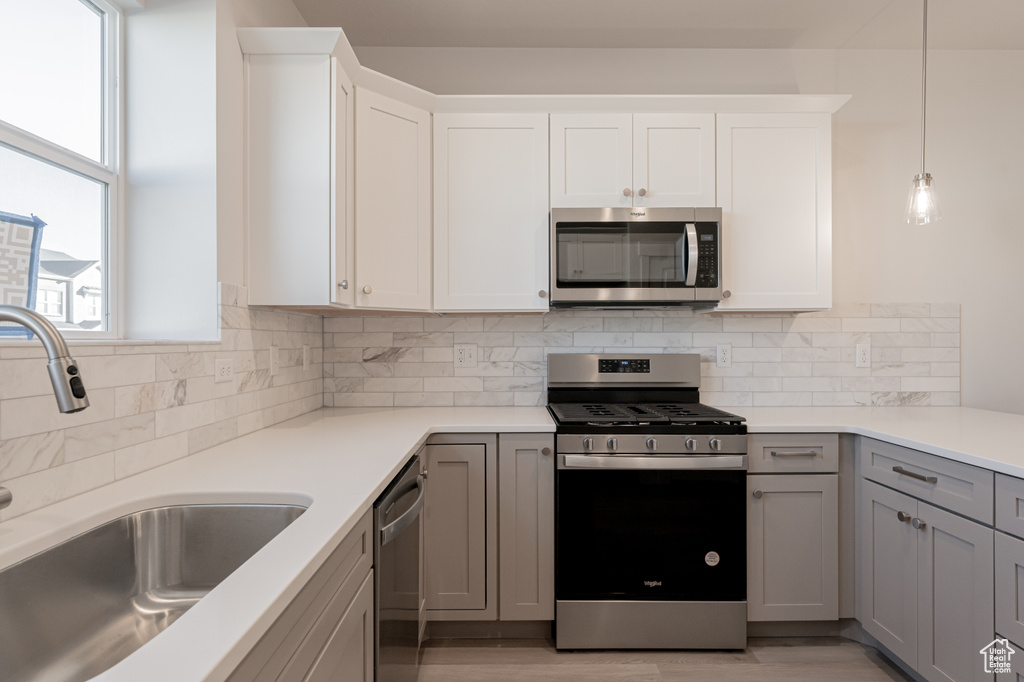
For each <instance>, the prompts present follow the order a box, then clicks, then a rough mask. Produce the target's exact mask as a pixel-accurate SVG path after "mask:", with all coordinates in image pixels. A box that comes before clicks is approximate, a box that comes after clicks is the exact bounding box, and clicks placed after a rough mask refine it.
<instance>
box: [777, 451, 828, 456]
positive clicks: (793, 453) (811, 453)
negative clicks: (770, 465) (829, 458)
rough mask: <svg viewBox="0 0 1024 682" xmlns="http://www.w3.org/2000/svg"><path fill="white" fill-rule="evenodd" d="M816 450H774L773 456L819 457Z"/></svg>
mask: <svg viewBox="0 0 1024 682" xmlns="http://www.w3.org/2000/svg"><path fill="white" fill-rule="evenodd" d="M817 456H818V453H817V452H815V451H814V450H772V457H817Z"/></svg>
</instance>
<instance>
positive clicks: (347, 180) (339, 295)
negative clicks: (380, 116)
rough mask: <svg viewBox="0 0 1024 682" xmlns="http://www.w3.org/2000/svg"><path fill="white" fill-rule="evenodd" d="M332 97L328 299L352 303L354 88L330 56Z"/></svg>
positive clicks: (346, 304) (346, 303)
mask: <svg viewBox="0 0 1024 682" xmlns="http://www.w3.org/2000/svg"><path fill="white" fill-rule="evenodd" d="M331 74H332V76H333V78H334V99H333V100H332V108H331V119H332V120H331V134H332V135H333V137H334V147H333V149H332V151H331V185H332V187H331V224H332V225H333V226H334V227H333V229H332V230H331V247H332V248H331V281H330V285H329V286H330V291H331V303H333V304H335V305H339V306H344V307H347V308H350V307H352V306H353V305H355V284H354V276H355V233H354V231H353V229H352V226H353V225H354V223H355V154H354V147H355V126H354V125H353V123H354V122H355V91H354V89H353V87H352V81H351V80H349V78H348V76H347V75H346V74H345V72H344V71H343V70H342V68H341V66H340V65H339V64H338V60H337V59H334V58H332V59H331Z"/></svg>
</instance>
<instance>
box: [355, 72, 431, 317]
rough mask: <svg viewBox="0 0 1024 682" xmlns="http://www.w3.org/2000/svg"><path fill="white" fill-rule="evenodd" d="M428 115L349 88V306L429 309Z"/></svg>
mask: <svg viewBox="0 0 1024 682" xmlns="http://www.w3.org/2000/svg"><path fill="white" fill-rule="evenodd" d="M430 249H431V244H430V113H429V112H427V111H424V110H422V109H417V108H416V107H413V106H410V105H408V104H404V103H402V102H398V101H396V100H393V99H390V98H388V97H384V96H383V95H379V94H377V93H375V92H372V91H370V90H364V89H362V88H358V89H357V91H356V253H357V254H358V263H357V269H356V305H357V306H359V307H364V308H382V309H398V310H429V309H430V282H431V275H430Z"/></svg>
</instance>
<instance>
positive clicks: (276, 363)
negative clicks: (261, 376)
mask: <svg viewBox="0 0 1024 682" xmlns="http://www.w3.org/2000/svg"><path fill="white" fill-rule="evenodd" d="M280 371H281V349H280V348H278V347H277V346H271V347H270V376H274V375H276V374H277V373H278V372H280Z"/></svg>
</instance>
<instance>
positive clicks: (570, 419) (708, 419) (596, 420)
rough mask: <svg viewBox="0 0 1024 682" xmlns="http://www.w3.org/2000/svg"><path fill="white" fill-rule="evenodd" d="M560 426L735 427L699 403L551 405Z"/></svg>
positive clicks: (727, 415)
mask: <svg viewBox="0 0 1024 682" xmlns="http://www.w3.org/2000/svg"><path fill="white" fill-rule="evenodd" d="M549 407H550V408H551V411H552V412H553V413H554V414H555V417H556V418H557V419H558V421H559V423H561V424H594V425H602V426H610V425H617V424H622V425H628V424H670V423H671V424H711V423H726V424H739V423H742V422H743V418H742V417H738V416H736V415H734V414H730V413H729V412H725V411H723V410H719V409H717V408H714V407H708V406H707V405H702V404H700V403H551V405H549Z"/></svg>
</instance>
